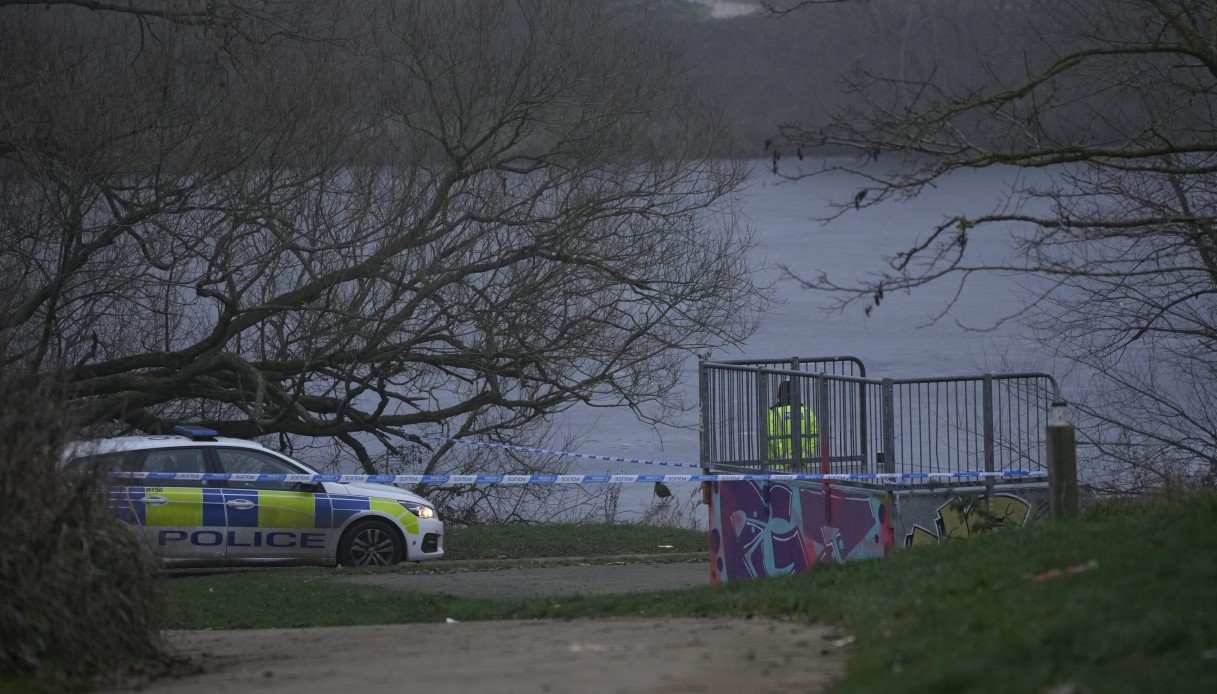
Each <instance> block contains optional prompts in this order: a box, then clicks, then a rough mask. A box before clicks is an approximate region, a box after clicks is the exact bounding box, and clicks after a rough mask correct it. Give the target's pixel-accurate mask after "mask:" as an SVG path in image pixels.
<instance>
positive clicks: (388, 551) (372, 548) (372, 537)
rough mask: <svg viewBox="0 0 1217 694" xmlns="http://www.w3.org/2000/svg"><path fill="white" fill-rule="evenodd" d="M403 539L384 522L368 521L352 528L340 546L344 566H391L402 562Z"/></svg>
mask: <svg viewBox="0 0 1217 694" xmlns="http://www.w3.org/2000/svg"><path fill="white" fill-rule="evenodd" d="M402 555H403V547H402V540H401V537H400V536H399V535H398V534H397V533H396V532H394V530H393V528H392V526H390V525H389V524H388V523H385V522H384V521H379V520H366V521H361V522H359V523H356V524H355V525H353V526H351V527H350V528H349V529H348V530H347V531H346V533H345V534H343V536H342V541H341V542H340V543H339V545H338V561H339V562H340V563H341V564H343V565H344V566H391V565H393V564H396V563H398V562H400V561H401V560H402Z"/></svg>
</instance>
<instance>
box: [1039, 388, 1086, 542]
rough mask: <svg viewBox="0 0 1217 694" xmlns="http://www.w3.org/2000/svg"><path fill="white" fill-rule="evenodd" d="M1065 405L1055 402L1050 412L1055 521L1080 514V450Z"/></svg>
mask: <svg viewBox="0 0 1217 694" xmlns="http://www.w3.org/2000/svg"><path fill="white" fill-rule="evenodd" d="M1065 409H1066V405H1065V403H1063V402H1054V403H1052V410H1051V412H1050V413H1049V415H1048V426H1047V432H1046V438H1047V443H1048V494H1049V497H1050V498H1051V503H1052V517H1053V518H1054V519H1056V520H1061V519H1064V518H1075V517H1077V515H1078V450H1077V440H1076V438H1075V435H1074V430H1073V425H1072V424H1070V423H1069V422H1067V421H1066V420H1065Z"/></svg>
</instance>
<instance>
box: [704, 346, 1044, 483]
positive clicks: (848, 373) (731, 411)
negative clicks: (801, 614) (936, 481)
mask: <svg viewBox="0 0 1217 694" xmlns="http://www.w3.org/2000/svg"><path fill="white" fill-rule="evenodd" d="M783 383H786V384H788V385H786V386H782V384H783ZM779 388H785V389H786V390H787V391H788V392H789V394H790V399H791V406H792V407H793V408H798V407H801V406H806V407H807V408H808V409H810V411H811V413H812V414H813V415H814V417H815V419H816V424H817V431H816V432H815V434H814V436H812V435H810V434H809V432H804V431H801V429H800V427H801V422H800V421H799V420H798V418H795V419H794V420H793V422H792V424H793V426H794V432H793V434H792V436H791V437H790V439H789V444H788V446H789V448H790V449H792V450H791V451H790V452H791V455H790V459H789V460H786V459H783V460H772V459H770V457H769V442H770V432H769V423H768V421H769V409H770V407H772V406H774V404H775V401H776V394H777V393H778V389H779ZM699 399H700V402H701V414H702V432H701V436H702V440H701V465H702V467H703V468H704V469H706V470H708V471H711V472H720V473H740V472H743V473H746V472H752V471H772V470H778V471H783V472H796V473H804V472H810V473H817V474H824V475H828V474H849V473H859V474H870V473H881V474H921V473H951V472H957V471H963V470H983V471H988V472H993V471H1003V470H1028V471H1034V470H1043V469H1045V467H1046V464H1045V460H1046V455H1047V454H1046V442H1045V427H1046V426H1047V423H1048V414H1049V411H1050V407H1051V405H1053V404H1059V403H1061V402H1062V399H1061V395H1060V389H1059V387H1058V385H1057V382H1056V379H1054V378H1053V377H1052V376H1051V375H1049V374H1046V373H1009V374H984V375H979V376H951V377H939V378H928V379H890V378H885V379H874V378H868V377H867V376H866V369H865V366H864V365H863V364H862V362H861V360H859V359H857V358H855V357H828V358H816V359H786V360H776V359H772V360H760V361H747V362H744V361H734V362H702V363H701V364H700V365H699ZM806 442H810V445H811V447H812V448H813V450H812V451H803V450H802V449H803V448H804V447H806V446H804V444H805V443H806Z"/></svg>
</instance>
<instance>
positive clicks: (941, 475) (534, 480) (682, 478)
mask: <svg viewBox="0 0 1217 694" xmlns="http://www.w3.org/2000/svg"><path fill="white" fill-rule="evenodd" d="M109 474H110V477H115V478H122V479H140V480H195V481H198V480H208V481H217V482H337V483H339V484H351V483H368V482H370V483H376V484H430V485H435V486H439V485H494V484H633V483H654V482H794V481H800V482H848V481H870V482H892V483H898V482H901V481H906V480H957V479H982V480H986V479H1009V478H1035V477H1047V476H1048V473H1047V471H1045V470H999V471H994V472H988V471H982V470H967V471H962V472H905V473H885V472H877V473H839V474H829V475H813V474H802V473H797V474H781V473H746V474H701V475H265V474H251V473H238V472H111V473H109Z"/></svg>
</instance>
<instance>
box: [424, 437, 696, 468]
mask: <svg viewBox="0 0 1217 694" xmlns="http://www.w3.org/2000/svg"><path fill="white" fill-rule="evenodd" d="M418 438H420V439H427V440H428V441H444V442H447V443H456V444H460V445H462V446H476V447H478V448H498V449H500V450H508V451H520V452H521V453H539V454H541V455H556V456H561V457H564V458H583V459H584V460H607V461H609V462H612V463H632V464H634V465H658V466H661V467H688V468H701V465H699V464H697V463H677V462H673V461H671V460H647V459H645V458H622V457H615V456H611V455H595V454H594V453H574V452H571V451H554V450H550V449H548V448H535V447H532V446H513V445H511V444H508V443H486V442H484V441H469V440H468V439H454V438H452V437H451V436H435V435H433V434H419V435H418Z"/></svg>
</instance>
